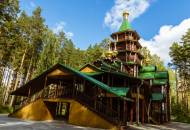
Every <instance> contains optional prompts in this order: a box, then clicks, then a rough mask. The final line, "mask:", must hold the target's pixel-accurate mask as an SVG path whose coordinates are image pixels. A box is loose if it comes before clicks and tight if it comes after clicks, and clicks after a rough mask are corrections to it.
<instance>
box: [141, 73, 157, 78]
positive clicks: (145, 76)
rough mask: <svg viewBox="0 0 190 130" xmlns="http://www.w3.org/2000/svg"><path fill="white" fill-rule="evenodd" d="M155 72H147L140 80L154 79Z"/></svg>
mask: <svg viewBox="0 0 190 130" xmlns="http://www.w3.org/2000/svg"><path fill="white" fill-rule="evenodd" d="M154 74H155V72H146V73H140V74H139V78H140V79H154Z"/></svg>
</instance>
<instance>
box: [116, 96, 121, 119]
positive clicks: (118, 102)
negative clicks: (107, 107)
mask: <svg viewBox="0 0 190 130" xmlns="http://www.w3.org/2000/svg"><path fill="white" fill-rule="evenodd" d="M117 112H118V119H119V121H120V99H119V98H118V100H117Z"/></svg>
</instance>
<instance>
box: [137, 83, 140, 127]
mask: <svg viewBox="0 0 190 130" xmlns="http://www.w3.org/2000/svg"><path fill="white" fill-rule="evenodd" d="M139 93H140V88H139V87H137V98H136V123H137V125H139Z"/></svg>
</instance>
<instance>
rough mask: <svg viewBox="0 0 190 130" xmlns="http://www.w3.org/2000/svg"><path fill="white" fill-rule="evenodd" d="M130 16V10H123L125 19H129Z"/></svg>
mask: <svg viewBox="0 0 190 130" xmlns="http://www.w3.org/2000/svg"><path fill="white" fill-rule="evenodd" d="M128 16H129V12H128V11H124V12H123V19H126V20H128Z"/></svg>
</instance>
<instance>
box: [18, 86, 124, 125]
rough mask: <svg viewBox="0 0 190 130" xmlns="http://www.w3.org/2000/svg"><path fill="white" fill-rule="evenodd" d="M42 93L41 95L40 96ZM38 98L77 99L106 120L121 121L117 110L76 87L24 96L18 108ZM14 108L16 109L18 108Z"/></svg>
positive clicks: (116, 122)
mask: <svg viewBox="0 0 190 130" xmlns="http://www.w3.org/2000/svg"><path fill="white" fill-rule="evenodd" d="M42 95H43V96H42ZM40 98H43V99H53V98H72V99H74V100H76V101H78V102H79V103H81V104H82V105H84V106H86V107H87V108H88V109H90V110H92V111H93V112H95V113H98V114H99V115H100V116H101V117H103V118H105V119H106V120H109V121H110V122H112V123H115V124H118V123H121V121H120V119H119V114H118V112H117V111H115V110H113V109H112V108H110V107H109V106H107V105H105V104H103V103H102V102H101V101H100V99H99V100H98V99H96V98H93V97H90V96H88V95H86V94H85V93H83V92H80V91H79V90H77V89H76V88H73V87H72V89H71V88H67V89H64V91H62V92H58V93H57V92H56V91H52V92H51V93H46V94H44V93H42V92H41V95H39V94H38V96H34V97H30V98H26V99H24V100H21V101H20V103H19V104H20V106H19V108H18V109H20V108H22V107H24V106H26V105H27V104H29V103H31V102H34V101H36V100H38V99H40ZM18 109H16V111H17V110H18Z"/></svg>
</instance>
